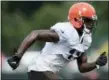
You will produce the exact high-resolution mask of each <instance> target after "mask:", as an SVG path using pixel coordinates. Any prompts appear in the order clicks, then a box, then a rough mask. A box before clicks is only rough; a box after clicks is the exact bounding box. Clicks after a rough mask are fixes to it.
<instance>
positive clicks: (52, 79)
mask: <svg viewBox="0 0 109 80" xmlns="http://www.w3.org/2000/svg"><path fill="white" fill-rule="evenodd" d="M28 80H58V77H57V75H56V74H54V73H53V72H49V71H45V72H36V71H31V72H28Z"/></svg>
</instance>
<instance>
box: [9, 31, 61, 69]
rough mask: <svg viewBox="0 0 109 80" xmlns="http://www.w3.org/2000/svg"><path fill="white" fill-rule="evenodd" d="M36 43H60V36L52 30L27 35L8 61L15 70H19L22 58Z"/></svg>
mask: <svg viewBox="0 0 109 80" xmlns="http://www.w3.org/2000/svg"><path fill="white" fill-rule="evenodd" d="M35 41H45V42H58V41H59V36H58V34H57V33H56V32H55V31H51V30H34V31H32V32H31V33H30V34H29V35H27V37H25V39H24V40H23V42H22V43H21V45H20V46H19V48H18V50H17V51H16V52H15V55H14V56H12V57H11V58H10V59H8V63H9V65H10V66H11V67H12V68H13V69H16V68H17V66H18V65H19V61H20V59H21V57H22V56H23V54H24V53H25V51H26V50H27V49H28V48H29V47H30V46H31V45H32V44H33V43H34V42H35Z"/></svg>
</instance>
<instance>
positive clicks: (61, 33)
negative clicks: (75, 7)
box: [50, 23, 66, 42]
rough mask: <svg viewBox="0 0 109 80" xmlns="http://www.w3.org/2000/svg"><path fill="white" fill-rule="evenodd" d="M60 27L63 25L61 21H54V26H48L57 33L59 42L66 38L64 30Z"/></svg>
mask: <svg viewBox="0 0 109 80" xmlns="http://www.w3.org/2000/svg"><path fill="white" fill-rule="evenodd" d="M62 27H63V25H62V23H56V24H55V25H54V26H52V27H51V28H50V30H54V31H55V32H56V33H57V34H58V36H59V42H62V41H65V40H66V38H65V34H64V32H65V30H64V29H63V28H62Z"/></svg>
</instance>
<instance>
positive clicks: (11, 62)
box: [7, 55, 21, 70]
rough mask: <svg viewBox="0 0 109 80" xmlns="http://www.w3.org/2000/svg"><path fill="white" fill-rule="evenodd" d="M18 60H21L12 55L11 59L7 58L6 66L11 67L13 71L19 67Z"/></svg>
mask: <svg viewBox="0 0 109 80" xmlns="http://www.w3.org/2000/svg"><path fill="white" fill-rule="evenodd" d="M20 60H21V58H19V57H18V56H16V55H14V56H12V57H11V58H9V59H8V60H7V61H8V64H9V65H10V66H11V67H12V69H13V70H15V69H16V68H17V67H18V66H19V62H20Z"/></svg>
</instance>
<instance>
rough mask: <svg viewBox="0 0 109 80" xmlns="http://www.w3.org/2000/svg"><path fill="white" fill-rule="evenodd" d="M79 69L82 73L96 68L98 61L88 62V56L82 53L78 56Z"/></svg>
mask: <svg viewBox="0 0 109 80" xmlns="http://www.w3.org/2000/svg"><path fill="white" fill-rule="evenodd" d="M77 64H78V69H79V71H80V72H81V73H85V72H89V71H92V70H93V69H95V68H96V61H95V62H92V63H87V56H86V55H85V54H82V55H81V56H80V57H78V58H77Z"/></svg>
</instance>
